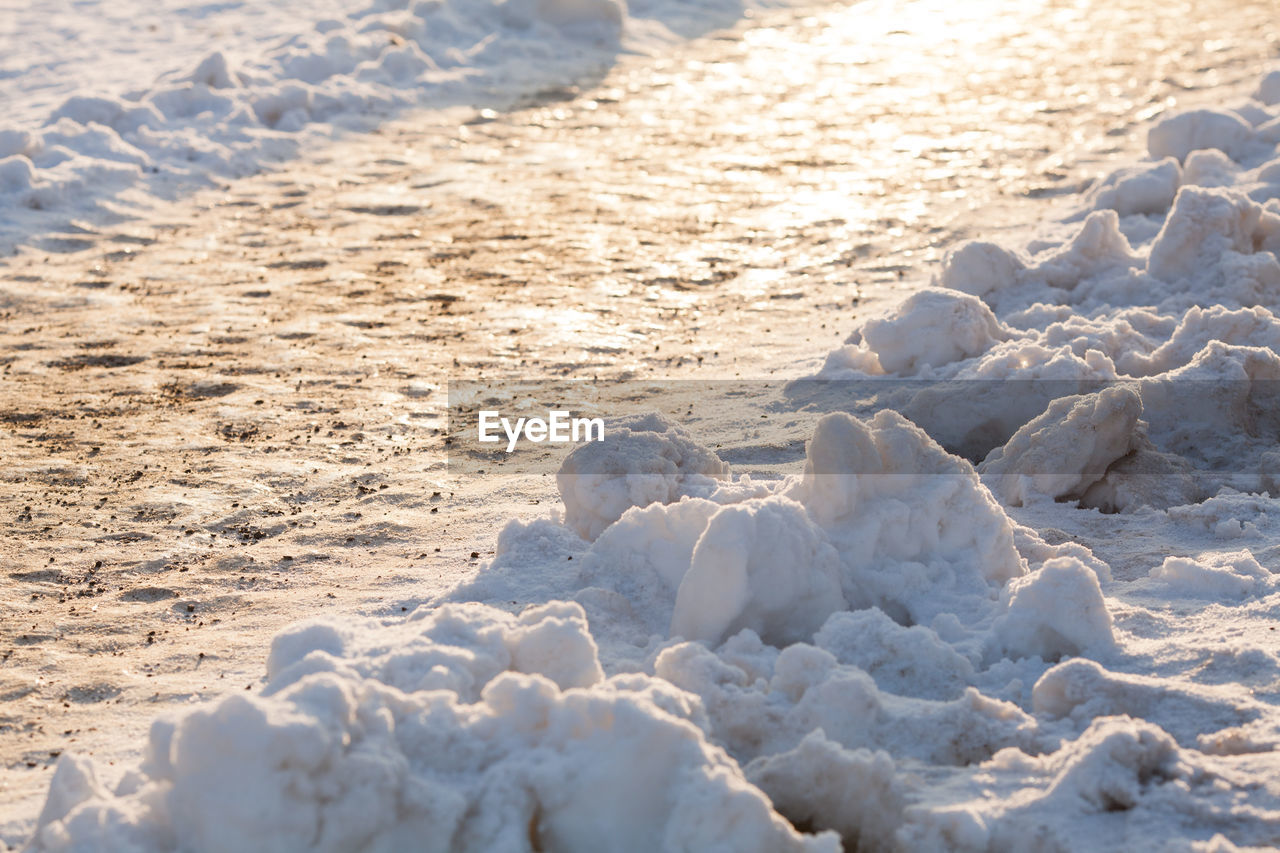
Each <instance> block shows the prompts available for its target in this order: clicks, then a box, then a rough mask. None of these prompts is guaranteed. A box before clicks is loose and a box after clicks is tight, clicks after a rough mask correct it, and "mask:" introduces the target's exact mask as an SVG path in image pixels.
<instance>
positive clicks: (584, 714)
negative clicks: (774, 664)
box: [33, 604, 839, 853]
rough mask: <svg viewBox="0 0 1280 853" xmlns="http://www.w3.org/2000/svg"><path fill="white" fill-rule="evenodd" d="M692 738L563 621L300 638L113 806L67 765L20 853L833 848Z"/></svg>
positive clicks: (157, 730)
mask: <svg viewBox="0 0 1280 853" xmlns="http://www.w3.org/2000/svg"><path fill="white" fill-rule="evenodd" d="M706 726H707V722H706V715H705V713H704V711H703V709H702V707H701V705H700V703H699V702H698V700H697V699H695V698H694V697H692V696H690V695H689V694H687V693H684V692H682V691H681V690H678V689H676V688H675V687H673V686H672V685H671V684H670V683H668V682H666V681H664V680H662V679H656V678H651V677H646V676H641V675H627V676H617V677H614V678H610V679H605V678H603V676H602V674H601V670H600V665H599V662H598V661H597V659H596V653H595V645H594V643H593V642H592V640H591V637H590V635H589V634H588V633H587V630H586V623H585V620H584V618H583V613H582V610H581V608H579V607H576V606H575V605H572V604H559V605H549V606H544V607H540V608H534V609H531V610H527V611H526V612H525V613H524V614H523V615H522V616H521V617H519V618H514V617H511V616H509V615H507V614H505V613H502V612H500V611H496V610H493V609H491V608H487V607H483V606H478V605H472V606H468V605H455V606H446V607H442V608H439V609H437V610H434V611H431V612H425V611H419V612H418V613H415V614H414V616H413V617H411V618H410V619H409V620H408V621H406V622H404V623H402V624H398V625H389V626H379V625H373V624H369V625H356V626H347V627H338V626H335V625H325V624H309V625H303V626H299V627H296V628H293V629H290V630H289V631H286V632H285V633H284V634H281V635H280V636H279V637H277V639H276V641H275V643H274V644H273V648H272V653H271V661H270V672H269V677H268V682H267V688H266V690H265V691H264V695H263V696H262V697H248V696H243V697H242V696H233V697H231V698H228V699H225V700H223V701H222V702H219V703H217V704H216V705H213V706H211V707H208V708H201V709H198V710H195V711H191V712H189V713H187V714H185V715H183V716H181V717H179V718H177V719H176V720H164V721H159V722H157V723H156V724H155V725H154V726H153V728H152V732H151V739H150V743H149V744H148V749H147V756H146V759H145V760H144V762H143V763H142V764H141V765H140V766H139V767H138V768H137V769H136V770H135V771H133V772H131V773H130V774H129V775H127V776H126V777H125V779H124V781H123V782H122V783H121V784H120V786H119V787H118V788H117V790H116V791H114V792H107V791H105V790H103V788H102V786H100V785H99V784H98V783H97V781H96V780H95V775H94V771H93V767H92V764H91V763H89V762H88V761H85V760H81V759H68V760H66V761H64V762H62V763H61V764H60V765H59V768H58V771H57V775H56V777H55V779H54V782H53V786H52V793H51V795H50V799H49V802H48V804H47V806H46V808H45V811H44V812H43V813H42V815H41V817H40V829H39V830H38V832H37V835H36V838H35V840H34V843H33V847H34V848H35V849H39V850H64V849H82V848H83V845H84V844H85V843H86V842H88V841H90V840H91V841H92V844H93V846H95V847H97V848H98V849H118V850H124V849H129V850H140V851H141V850H176V849H184V850H245V851H248V850H302V849H308V850H333V851H342V850H403V849H410V848H412V849H417V850H438V851H450V850H512V851H515V850H636V851H652V850H687V851H701V850H722V851H740V850H757V851H762V853H763V851H780V850H796V851H799V850H814V851H818V850H823V851H835V850H838V849H839V845H838V843H837V841H836V839H835V838H834V837H833V836H830V835H827V836H818V837H802V836H801V835H799V834H798V833H796V832H795V830H793V829H792V828H791V827H790V826H789V825H788V824H787V823H786V822H785V821H784V820H782V819H781V818H780V817H779V816H778V815H777V814H776V813H775V812H774V811H773V809H772V808H771V806H770V803H769V801H768V799H767V798H766V797H765V796H764V795H763V794H762V793H761V792H760V791H759V790H758V789H756V788H755V787H753V786H752V785H751V784H750V783H749V782H747V780H746V779H745V778H744V777H743V774H742V771H741V770H740V769H739V768H738V766H737V765H736V764H735V763H734V762H733V761H732V760H731V759H729V757H728V756H727V755H725V753H724V752H723V751H722V750H721V749H720V748H718V747H716V746H713V745H712V744H711V743H709V742H708V739H707V735H706V731H705V728H706ZM620 771H621V772H620Z"/></svg>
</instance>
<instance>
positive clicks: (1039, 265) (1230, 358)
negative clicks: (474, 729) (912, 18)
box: [820, 78, 1280, 511]
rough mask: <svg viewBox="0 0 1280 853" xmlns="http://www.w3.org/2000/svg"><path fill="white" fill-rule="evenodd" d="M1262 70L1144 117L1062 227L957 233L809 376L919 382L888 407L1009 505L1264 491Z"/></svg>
mask: <svg viewBox="0 0 1280 853" xmlns="http://www.w3.org/2000/svg"><path fill="white" fill-rule="evenodd" d="M1268 79H1272V78H1268ZM1268 85H1270V84H1267V83H1264V85H1263V86H1262V87H1261V88H1260V89H1259V100H1255V101H1253V102H1250V103H1248V104H1245V105H1242V106H1241V107H1240V108H1239V109H1237V110H1234V111H1233V110H1197V111H1193V112H1189V113H1183V114H1180V115H1175V116H1171V117H1168V118H1166V119H1164V120H1162V121H1160V122H1159V123H1158V124H1156V125H1155V126H1154V127H1153V128H1152V129H1151V131H1150V136H1149V146H1148V147H1149V149H1150V154H1151V158H1152V159H1151V161H1150V162H1147V163H1142V164H1138V165H1135V166H1130V167H1126V168H1124V169H1120V170H1118V171H1117V172H1115V173H1114V174H1112V175H1110V176H1108V177H1107V178H1104V179H1103V180H1101V181H1099V182H1098V184H1097V185H1096V186H1095V187H1094V188H1093V189H1092V190H1090V191H1089V192H1088V193H1086V194H1085V196H1084V198H1083V201H1084V205H1085V207H1084V209H1083V210H1081V211H1080V213H1079V214H1078V215H1077V217H1076V220H1077V221H1078V222H1079V223H1080V224H1079V225H1078V227H1077V228H1076V230H1075V232H1074V234H1072V235H1070V236H1069V237H1068V238H1067V239H1066V240H1062V241H1060V242H1054V243H1040V244H1033V245H1032V246H1031V247H1030V250H1029V251H1028V252H1014V251H1010V250H1008V249H1004V248H1002V247H999V246H996V245H994V244H991V243H984V242H973V243H967V244H965V245H963V246H961V247H959V248H957V249H955V250H954V251H952V252H951V253H950V254H949V255H948V257H947V259H946V261H945V263H944V266H943V269H942V271H941V272H940V274H939V275H938V277H937V280H936V282H935V285H936V287H935V288H932V289H929V290H925V291H921V292H919V293H917V294H915V295H913V296H912V297H910V298H909V299H907V300H906V301H905V302H903V303H902V305H901V306H899V307H898V308H896V309H894V310H893V311H891V312H890V313H889V314H888V315H887V316H885V317H879V318H872V319H869V320H867V321H865V322H864V323H863V324H862V325H861V326H860V327H859V328H858V329H856V330H855V331H854V332H853V334H852V335H851V336H850V337H849V339H848V341H847V342H846V343H845V345H844V346H842V347H841V348H839V349H837V350H835V351H834V352H832V353H831V354H830V355H829V356H828V359H827V363H826V365H825V366H824V368H823V370H822V372H821V374H820V376H822V377H824V378H830V379H863V378H870V377H877V376H886V375H887V376H893V377H900V378H904V379H906V378H910V379H918V380H929V381H930V382H931V383H932V384H931V385H927V384H926V383H923V382H922V383H921V388H922V389H923V390H920V391H919V392H918V395H917V396H918V399H906V400H904V401H901V402H900V403H899V404H898V406H897V407H898V408H899V410H900V411H902V412H904V413H905V414H906V415H907V416H908V417H910V418H911V419H912V420H914V421H915V422H916V423H919V424H920V425H921V426H923V427H924V428H925V429H926V430H927V431H928V432H929V433H930V434H931V435H933V436H934V437H935V438H937V439H938V440H939V441H940V442H941V443H942V444H943V445H944V446H945V447H947V448H948V449H950V450H952V451H953V452H957V453H961V454H962V455H965V456H967V457H968V458H970V459H972V460H973V461H975V462H976V461H979V460H983V459H984V458H985V462H984V463H983V465H982V471H983V473H984V475H986V476H987V478H988V482H990V483H991V484H992V487H993V488H994V489H995V490H996V492H997V493H998V494H999V496H1000V497H1001V499H1002V500H1003V501H1004V502H1005V503H1006V504H1009V505H1014V506H1017V505H1021V504H1023V503H1026V502H1028V501H1030V500H1031V499H1032V498H1033V496H1034V495H1042V496H1045V497H1048V498H1054V499H1058V500H1072V501H1080V502H1082V504H1083V505H1084V506H1092V507H1099V508H1102V509H1105V510H1107V511H1134V510H1137V509H1139V508H1141V507H1143V506H1151V507H1155V508H1157V509H1164V508H1167V507H1170V506H1175V505H1178V504H1180V503H1191V502H1195V501H1199V500H1203V499H1204V497H1206V496H1208V495H1211V494H1213V493H1214V492H1216V491H1218V490H1220V489H1222V488H1232V489H1257V488H1259V487H1260V486H1261V487H1264V488H1265V487H1266V485H1267V483H1268V482H1269V481H1267V482H1263V480H1265V478H1266V476H1267V475H1266V474H1265V473H1263V474H1262V477H1261V478H1260V477H1259V472H1265V471H1266V470H1268V468H1269V465H1268V463H1267V462H1266V461H1265V460H1267V459H1270V458H1271V457H1269V456H1268V454H1270V453H1271V452H1272V449H1273V443H1274V435H1276V429H1277V426H1278V424H1277V422H1276V417H1277V407H1276V405H1275V404H1276V402H1277V399H1276V396H1275V392H1276V387H1277V386H1276V384H1275V383H1276V380H1277V379H1280V356H1277V355H1276V347H1277V346H1278V345H1280V320H1277V316H1276V314H1277V311H1280V295H1278V294H1280V259H1278V258H1277V252H1278V251H1280V156H1277V143H1278V142H1280V131H1278V130H1277V128H1280V109H1278V108H1277V106H1276V105H1275V104H1273V103H1268V102H1267V98H1266V92H1268V91H1269V90H1268V89H1267V88H1266V87H1267V86H1268ZM948 294H949V295H948ZM923 330H927V332H925V331H923ZM1047 383H1058V384H1057V385H1056V386H1054V387H1050V386H1049V385H1048V384H1047ZM1072 383H1077V384H1078V387H1077V388H1076V389H1074V390H1073V389H1072V387H1071V385H1072ZM1113 384H1120V385H1122V386H1123V388H1120V387H1106V386H1109V385H1113ZM1104 388H1105V390H1104ZM1072 395H1084V396H1082V397H1079V398H1076V399H1073V398H1072ZM1140 418H1141V420H1140Z"/></svg>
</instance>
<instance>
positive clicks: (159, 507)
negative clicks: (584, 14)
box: [0, 0, 1276, 842]
mask: <svg viewBox="0 0 1280 853" xmlns="http://www.w3.org/2000/svg"><path fill="white" fill-rule="evenodd" d="M1157 10H1158V11H1157ZM762 17H763V18H764V20H761V21H757V22H756V23H757V24H761V23H763V24H767V26H757V27H754V28H751V27H747V26H744V27H742V28H741V31H740V32H735V33H730V34H728V35H726V36H723V37H720V36H713V37H709V38H704V39H701V40H699V41H696V42H693V43H691V44H689V45H687V46H685V47H681V48H680V49H678V50H677V51H676V52H675V53H673V54H672V55H669V56H667V57H664V58H662V59H659V60H653V59H646V58H642V57H641V58H631V59H628V60H626V61H624V62H623V63H622V64H620V65H619V66H618V67H617V68H615V69H613V70H611V71H609V72H608V73H607V74H604V75H602V79H600V80H596V81H584V82H583V83H582V85H581V86H580V87H579V89H578V90H565V91H564V92H548V93H542V96H541V97H540V99H538V101H537V102H536V103H532V104H531V105H525V106H520V107H518V108H515V109H512V110H510V111H505V110H499V111H496V112H492V113H483V114H480V113H476V112H475V111H466V112H463V113H450V114H448V115H447V116H443V117H442V116H439V115H420V116H414V117H409V118H405V119H403V120H401V121H398V122H397V123H395V124H394V125H390V126H388V127H387V128H385V130H384V132H383V133H381V134H378V135H374V136H370V137H367V138H360V139H354V140H350V141H347V142H345V143H343V144H341V145H337V146H335V147H334V148H333V149H331V150H329V151H325V152H322V153H320V154H319V155H317V157H316V158H314V159H313V160H311V161H308V162H305V163H299V164H296V165H293V166H291V167H289V168H287V169H284V170H282V171H281V172H277V173H274V174H272V175H267V176H264V177H261V178H256V179H252V180H246V181H242V182H238V183H236V184H234V185H233V186H231V187H229V188H228V189H227V190H226V191H225V192H219V193H208V194H205V195H203V196H200V197H198V198H196V199H193V200H191V201H189V202H184V203H182V204H179V205H175V206H172V207H170V208H167V209H164V210H161V211H157V212H156V213H155V214H154V216H152V217H150V218H148V219H145V220H142V221H137V222H131V223H128V224H126V225H124V226H120V227H119V228H115V229H110V230H104V231H101V232H100V233H98V234H96V235H95V234H93V233H77V234H69V235H64V236H63V237H61V238H57V239H53V240H51V241H50V242H49V243H48V244H47V248H49V249H59V248H61V249H70V248H79V249H81V251H78V252H72V253H59V252H53V251H49V252H31V253H27V254H24V255H23V256H21V257H18V258H16V259H14V260H12V261H11V262H9V263H8V265H7V267H6V268H5V269H4V270H3V275H2V279H3V281H2V282H0V365H3V367H2V368H0V369H2V370H3V381H2V382H0V454H2V455H3V458H4V459H5V463H6V464H5V469H4V477H5V479H6V488H5V489H4V490H3V491H4V494H3V496H0V518H3V519H5V521H6V524H7V525H8V530H9V531H10V535H9V536H7V537H5V538H4V539H3V541H2V542H0V548H2V549H3V551H0V554H2V556H3V559H4V563H5V566H6V572H7V573H8V578H7V583H6V587H5V590H6V594H5V596H4V605H3V607H4V611H3V622H2V623H0V659H2V660H3V661H4V666H3V668H2V669H0V697H2V698H3V700H4V701H3V705H0V735H2V740H0V744H2V747H0V763H2V764H3V770H0V785H3V789H0V809H3V810H4V816H5V817H6V818H11V819H13V820H16V821H18V823H17V824H13V823H11V824H10V829H9V830H6V832H5V835H4V837H5V839H6V840H8V841H10V842H13V841H16V839H17V838H18V837H19V835H20V834H21V833H20V829H17V828H14V827H18V826H19V825H20V823H21V822H22V821H25V820H30V819H31V818H32V817H33V816H34V814H35V811H36V809H37V808H38V798H39V796H40V793H41V791H42V788H43V786H45V785H47V782H48V777H49V771H48V768H49V767H50V766H51V765H52V763H53V760H54V757H55V756H56V754H57V753H59V752H61V751H62V750H65V749H81V750H89V751H93V752H95V753H97V754H98V755H102V756H106V757H111V756H115V755H123V754H126V753H128V752H130V751H132V750H134V749H135V748H136V745H137V744H138V743H140V740H139V739H138V738H139V737H140V735H141V733H142V732H143V731H145V727H146V725H147V723H148V721H149V720H150V718H151V717H152V715H153V714H154V713H156V712H157V711H158V710H160V709H162V708H163V707H164V706H165V705H166V704H169V703H174V702H185V701H188V700H189V699H190V698H191V697H193V696H196V697H206V696H213V695H218V694H220V693H222V692H224V691H226V690H232V689H234V690H243V689H245V685H246V684H248V685H249V686H250V687H251V688H252V687H253V686H254V685H255V684H256V679H257V678H258V676H259V675H260V673H261V672H262V669H263V660H264V658H265V655H266V651H267V640H268V637H269V636H270V634H271V633H273V632H274V630H276V629H277V628H278V627H280V626H281V625H282V624H284V623H285V622H287V621H289V620H291V619H294V618H297V617H300V616H304V615H308V614H310V613H314V612H318V611H321V610H324V609H328V610H330V611H333V610H340V611H362V612H380V613H381V612H399V611H400V608H401V607H408V606H412V604H413V602H415V601H417V600H421V599H422V598H424V597H427V596H429V595H430V594H431V593H432V592H433V591H434V590H438V589H440V588H441V587H443V586H445V585H448V584H451V583H453V582H454V581H456V580H457V579H458V578H460V577H463V576H465V575H466V574H467V573H468V572H470V571H471V570H472V568H473V567H474V566H475V565H476V559H473V558H472V556H471V554H472V553H473V552H475V553H477V554H478V555H480V557H481V558H483V557H484V556H487V555H488V554H489V553H491V550H492V547H493V539H494V525H495V524H496V523H497V522H498V521H499V520H501V519H503V518H506V517H509V516H511V515H524V516H528V515H531V514H542V513H544V512H545V511H546V506H547V504H549V503H550V504H554V487H553V485H552V484H550V483H536V484H532V485H531V484H529V483H517V484H494V483H484V482H474V483H457V482H454V481H451V480H450V479H449V478H448V477H447V476H446V474H445V472H444V470H443V468H442V452H441V451H442V445H441V443H440V442H441V439H440V436H439V434H438V430H439V429H440V428H441V427H442V426H443V424H442V422H441V419H440V412H441V410H442V408H443V406H442V403H443V398H442V395H443V388H444V383H445V381H446V380H447V379H448V378H449V377H451V376H454V377H465V378H474V377H476V376H477V375H485V376H493V375H497V374H509V375H524V376H527V375H539V374H555V375H570V376H591V375H601V376H606V375H607V376H614V375H624V374H631V375H704V374H705V375H724V374H729V375H732V374H735V373H737V374H741V375H746V376H750V375H763V374H767V373H770V372H774V371H781V372H783V373H784V374H789V373H792V372H795V371H796V370H798V368H797V367H796V362H797V361H798V360H802V359H812V358H818V357H820V356H821V355H822V354H823V353H824V352H825V351H826V350H827V348H828V347H829V345H830V344H831V343H832V342H834V341H835V339H836V336H843V335H844V334H846V333H847V331H848V328H849V325H850V322H851V319H852V318H853V317H854V316H855V315H856V313H857V312H858V311H859V310H864V309H863V308H859V307H858V306H859V305H860V304H864V303H866V302H867V301H871V300H880V299H884V298H891V297H892V296H893V295H894V293H896V292H900V291H904V290H907V289H910V288H912V287H915V286H917V285H918V284H919V283H920V282H922V281H924V280H927V277H928V275H929V274H930V272H931V269H932V266H931V265H932V262H933V261H935V260H936V259H938V258H939V257H940V256H941V254H942V253H943V252H944V251H945V249H946V247H948V246H950V245H952V244H953V243H954V242H955V241H956V240H958V239H962V238H965V237H971V236H979V235H980V236H984V237H992V236H998V235H999V233H1000V232H1001V231H1004V230H1008V229H1015V228H1019V227H1023V226H1025V225H1027V224H1030V223H1032V222H1034V221H1035V220H1036V219H1037V218H1039V217H1041V216H1043V215H1044V214H1045V213H1046V212H1047V211H1048V208H1047V207H1046V202H1045V200H1044V199H1045V197H1050V198H1052V197H1058V196H1062V197H1064V198H1066V197H1067V196H1066V195H1065V194H1067V193H1070V192H1071V191H1073V190H1075V189H1078V188H1079V186H1080V185H1081V184H1082V182H1084V181H1086V180H1087V179H1088V178H1090V177H1092V176H1094V175H1095V174H1097V173H1099V172H1101V171H1102V169H1103V167H1102V164H1103V163H1104V162H1108V161H1109V160H1110V159H1111V158H1114V157H1116V156H1122V157H1123V156H1130V155H1133V154H1136V153H1138V152H1139V151H1140V150H1141V148H1142V143H1143V138H1144V134H1143V133H1142V132H1140V130H1139V128H1140V125H1141V123H1142V121H1143V120H1144V119H1146V118H1148V117H1150V116H1151V115H1153V114H1155V113H1156V112H1158V111H1160V110H1162V109H1164V108H1166V106H1168V104H1169V102H1170V99H1172V98H1175V97H1176V98H1177V99H1178V102H1179V103H1180V104H1182V105H1187V104H1194V103H1197V99H1203V98H1206V97H1213V98H1214V99H1215V100H1217V99H1220V98H1221V97H1222V96H1221V90H1219V89H1216V88H1215V89H1214V90H1213V93H1212V94H1211V95H1210V94H1207V93H1206V90H1207V89H1209V88H1210V87H1219V86H1222V85H1227V86H1230V85H1235V84H1236V83H1237V82H1247V83H1249V84H1251V83H1252V82H1253V81H1254V79H1255V78H1256V75H1257V72H1258V70H1259V69H1260V68H1261V67H1263V66H1264V63H1265V62H1266V61H1268V60H1272V59H1274V58H1275V55H1276V42H1275V36H1274V35H1273V33H1274V27H1273V24H1274V19H1275V10H1274V4H1273V3H1271V2H1227V0H1217V1H1216V2H1215V0H1206V1H1205V2H1196V3H1190V2H1186V3H1181V4H1177V3H1161V4H1155V3H1144V2H1119V3H1117V2H1105V3H1104V2H1101V0H1097V1H1096V2H1072V3H1065V2H1015V0H991V2H966V3H955V2H951V3H947V2H938V0H920V2H903V0H899V2H895V3H889V2H868V3H862V4H859V5H857V6H853V7H850V8H833V9H825V10H819V11H813V12H807V13H797V12H779V13H776V14H770V15H768V16H762ZM1050 23H1051V26H1050V25H1049V24H1050ZM436 492H438V493H439V494H434V493H436ZM539 500H540V501H542V503H541V504H538V503H537V501H539ZM436 548H439V549H440V550H439V551H436V550H435V549H436Z"/></svg>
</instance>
